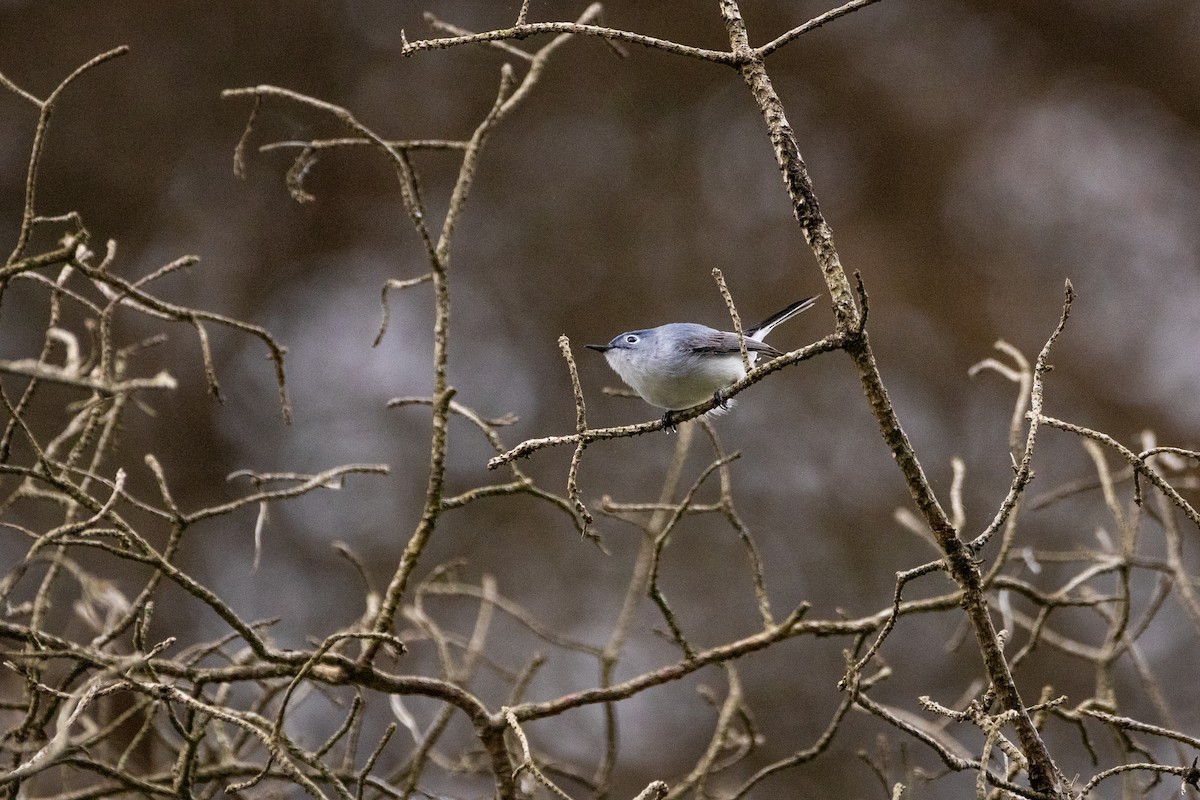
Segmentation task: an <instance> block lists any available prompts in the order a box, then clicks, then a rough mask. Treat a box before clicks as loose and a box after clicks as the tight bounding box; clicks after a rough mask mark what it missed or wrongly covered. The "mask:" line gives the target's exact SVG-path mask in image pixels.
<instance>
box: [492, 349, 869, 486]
mask: <svg viewBox="0 0 1200 800" xmlns="http://www.w3.org/2000/svg"><path fill="white" fill-rule="evenodd" d="M844 341H845V338H844V336H842V335H841V334H830V335H829V336H826V337H825V338H824V339H821V340H820V341H817V342H813V343H812V344H810V345H808V346H807V347H802V348H800V349H799V350H793V351H792V352H790V353H784V354H783V355H781V356H779V357H778V358H773V359H771V360H770V361H768V362H766V363H765V364H762V365H760V366H757V367H755V368H754V369H752V370H750V372H748V373H746V376H745V377H744V378H742V379H741V380H740V381H738V382H737V383H734V384H730V386H729V387H727V388H726V389H724V390H723V391H722V395H723V398H724V401H725V402H728V401H729V399H730V398H732V397H734V396H736V395H737V394H739V393H740V392H742V391H743V390H744V389H746V388H747V387H749V386H752V385H753V384H755V383H758V382H759V381H760V380H762V379H763V378H764V377H765V376H767V375H769V374H771V373H772V372H776V371H778V370H781V369H783V368H784V367H790V366H791V365H792V364H796V363H799V362H801V361H807V360H808V359H810V358H813V357H814V356H817V355H820V354H821V353H828V352H831V351H833V350H838V349H840V348H841V347H842V345H843V342H844ZM717 404H718V400H717V399H716V398H714V399H712V400H709V401H708V402H706V403H702V404H700V405H698V406H694V407H693V408H689V409H686V410H684V411H678V412H675V413H674V414H673V417H674V420H673V422H674V423H675V424H678V423H680V422H687V421H688V420H690V419H695V418H696V417H699V416H702V415H704V414H706V413H708V412H709V411H711V410H712V409H714V408H716V407H717ZM663 427H664V426H663V421H662V420H661V419H657V420H653V421H652V422H640V423H638V424H636V425H619V426H617V427H614V428H588V429H587V430H584V431H580V432H578V433H572V434H570V435H567V436H545V437H542V438H540V439H528V440H526V441H524V442H521V443H520V444H519V445H517V446H516V447H514V448H512V449H511V450H509V451H508V452H506V453H501V454H500V455H498V456H496V457H494V458H492V459H491V460H490V461H488V469H496V468H497V467H501V466H504V465H505V464H507V463H509V462H510V461H514V460H516V459H518V458H526V457H527V456H529V455H530V454H532V453H534V452H536V451H538V450H541V449H543V448H546V447H558V446H560V445H564V444H570V445H577V444H580V443H581V442H582V443H583V444H590V443H591V442H596V441H601V440H603V439H623V438H627V437H631V436H641V435H642V434H643V433H652V432H654V431H660V430H662V429H663Z"/></svg>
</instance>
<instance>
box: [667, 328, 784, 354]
mask: <svg viewBox="0 0 1200 800" xmlns="http://www.w3.org/2000/svg"><path fill="white" fill-rule="evenodd" d="M696 327H697V328H702V330H699V331H694V332H693V331H689V332H688V333H687V334H685V335H684V336H681V337H680V344H681V346H682V347H683V348H684V349H686V350H690V351H691V352H693V353H711V354H713V355H732V354H736V353H740V352H741V348H740V347H738V337H737V334H736V333H727V332H724V331H718V330H713V329H712V328H706V327H704V326H699V325H698V326H696ZM746 350H747V351H749V352H751V353H764V354H766V355H768V356H771V357H772V358H774V357H775V356H777V355H780V353H779V351H778V350H776V349H775V348H774V347H771V345H769V344H767V343H766V342H760V341H758V340H756V339H751V338H750V337H748V336H747V337H746Z"/></svg>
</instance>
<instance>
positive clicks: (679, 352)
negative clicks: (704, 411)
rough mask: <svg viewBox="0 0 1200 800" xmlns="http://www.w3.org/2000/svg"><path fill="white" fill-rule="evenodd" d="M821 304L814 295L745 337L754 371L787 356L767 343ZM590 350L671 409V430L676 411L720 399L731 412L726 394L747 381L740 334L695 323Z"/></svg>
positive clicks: (629, 334) (666, 417) (666, 420)
mask: <svg viewBox="0 0 1200 800" xmlns="http://www.w3.org/2000/svg"><path fill="white" fill-rule="evenodd" d="M816 299H817V296H816V295H814V296H813V297H806V298H805V299H803V300H800V301H798V302H795V303H792V304H791V305H790V306H788V307H787V308H785V309H783V310H782V311H780V312H778V313H777V314H772V315H771V316H770V317H767V319H765V320H763V322H762V323H760V324H758V325H755V326H754V327H753V328H749V329H747V330H746V331H745V341H746V352H747V354H748V355H749V357H750V365H751V366H753V365H754V363H755V361H756V360H757V358H758V356H760V355H763V356H766V357H767V358H775V357H776V356H780V355H782V353H780V352H779V351H778V350H776V349H775V348H774V347H771V345H769V344H767V343H766V342H764V341H763V339H765V338H766V336H767V334H768V333H770V332H771V330H772V329H774V328H775V327H776V326H777V325H779V324H781V323H784V322H787V321H788V320H789V319H791V318H792V317H794V316H796V315H797V314H799V313H800V312H801V311H805V310H807V309H809V308H812V306H813V303H815V302H816ZM585 346H586V347H589V348H591V349H592V350H595V351H597V352H600V353H603V354H604V357H605V359H607V360H608V365H609V366H610V367H612V368H613V370H615V371H616V373H617V374H618V375H620V376H621V380H623V381H625V383H627V384H629V386H630V387H631V388H632V389H633V390H634V391H635V392H637V393H638V395H639V396H640V397H641V398H642V399H643V400H645V401H646V402H647V403H649V404H650V405H652V406H656V407H658V408H663V409H666V413H665V414H663V424H664V425H667V426H670V425H671V424H672V423H671V412H672V411H681V410H683V409H685V408H691V407H693V406H698V405H700V404H701V403H704V402H706V401H708V400H709V399H713V398H715V399H716V400H717V403H718V408H720V409H726V408H728V407H729V404H730V403H732V401H731V400H728V399H726V398H724V397H722V395H721V390H722V389H724V388H725V387H727V386H730V385H731V384H734V383H736V382H737V381H739V380H741V379H742V378H744V377H745V376H746V369H745V366H744V365H743V363H742V351H741V347H740V346H739V345H738V336H737V334H736V333H729V332H728V331H719V330H717V329H715V328H710V327H708V326H707V325H698V324H696V323H694V322H671V323H668V324H667V325H659V326H658V327H657V328H648V329H646V330H639V331H626V332H625V333H622V334H620V335H619V336H616V337H614V338H613V340H612V341H610V342H609V343H608V344H589V345H585Z"/></svg>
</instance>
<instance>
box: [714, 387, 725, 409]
mask: <svg viewBox="0 0 1200 800" xmlns="http://www.w3.org/2000/svg"><path fill="white" fill-rule="evenodd" d="M713 401H714V402H715V403H716V404H717V405H716V407H717V408H719V409H720V410H721V411H728V410H729V400H728V399H727V398H726V397H725V395H724V394H722V393H721V390H720V389H717V390H716V391H715V392H713Z"/></svg>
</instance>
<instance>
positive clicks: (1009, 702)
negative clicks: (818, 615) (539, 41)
mask: <svg viewBox="0 0 1200 800" xmlns="http://www.w3.org/2000/svg"><path fill="white" fill-rule="evenodd" d="M720 11H721V17H722V19H723V20H724V22H725V27H726V31H727V32H728V34H729V42H730V46H731V51H732V52H733V54H734V55H735V57H736V62H737V67H738V69H739V71H740V72H741V75H742V78H743V79H744V80H745V82H746V84H747V86H749V88H750V91H751V93H752V94H753V95H754V99H755V101H756V102H757V104H758V107H759V111H760V112H761V113H762V115H763V119H764V120H765V121H766V124H767V131H768V135H769V136H770V138H771V144H772V146H773V147H774V150H775V158H776V161H777V162H778V164H779V168H780V171H781V172H782V174H783V180H784V184H785V186H786V188H787V191H788V195H789V196H790V197H791V200H792V213H793V214H794V215H795V217H796V220H797V221H798V222H799V223H800V227H801V229H802V231H803V233H804V237H805V240H806V241H807V242H808V244H809V246H810V247H811V248H812V250H813V253H814V255H815V256H816V258H817V263H818V264H819V265H820V267H821V272H822V274H823V275H824V276H825V283H826V286H828V288H829V293H830V296H831V297H832V299H833V306H834V313H835V314H836V317H837V327H838V330H839V332H842V333H843V334H845V336H846V344H845V350H846V352H847V354H848V355H849V356H850V358H851V360H852V361H853V362H854V365H855V367H856V369H857V370H858V374H859V379H860V381H861V383H862V387H863V392H864V394H865V396H866V398H867V402H868V403H869V404H870V407H871V413H872V414H873V415H874V417H875V419H876V421H877V422H878V424H879V428H880V432H881V434H882V435H883V439H884V442H885V443H886V444H887V446H888V449H889V450H891V452H892V456H893V458H895V460H896V464H897V466H898V467H899V468H900V471H901V472H902V473H903V474H904V477H905V480H906V482H907V483H908V487H909V493H910V494H911V495H912V498H913V502H914V503H915V504H916V506H917V508H918V509H919V510H920V512H921V515H922V516H923V517H924V519H925V522H926V524H928V525H929V529H930V530H931V531H932V532H933V534H934V537H935V538H936V539H937V542H938V546H939V547H940V549H941V550H942V553H943V556H944V558H945V561H946V566H947V569H948V571H949V572H950V574H951V576H952V577H953V578H954V580H955V582H956V583H957V584H958V585H959V587H960V589H961V590H962V593H963V600H962V604H963V607H964V609H965V610H966V612H967V614H968V616H969V617H970V620H971V625H972V627H973V629H974V631H975V638H976V640H977V641H978V643H979V648H980V651H981V653H982V655H983V660H984V664H985V667H986V669H987V673H988V677H989V679H990V680H991V682H992V684H993V685H994V686H995V688H996V692H997V696H998V698H999V700H1000V703H1001V704H1002V706H1003V708H1004V709H1005V710H1011V711H1013V712H1015V713H1014V719H1013V724H1014V726H1015V728H1016V730H1017V734H1018V738H1019V739H1020V741H1021V746H1022V749H1023V750H1024V752H1025V754H1026V756H1027V757H1028V759H1029V762H1030V783H1031V785H1032V787H1033V788H1034V789H1035V790H1037V791H1040V792H1044V793H1047V794H1056V793H1058V792H1059V786H1060V783H1059V779H1058V774H1057V768H1056V767H1055V766H1054V762H1053V760H1052V759H1051V757H1050V753H1049V751H1048V750H1047V749H1046V746H1045V743H1044V742H1043V741H1042V738H1041V735H1040V734H1039V733H1038V731H1037V729H1036V728H1035V727H1034V725H1033V721H1032V719H1030V717H1029V713H1028V711H1026V709H1025V706H1024V704H1023V703H1022V701H1021V697H1020V694H1019V693H1018V691H1017V686H1016V683H1015V681H1014V680H1013V677H1012V673H1011V671H1010V670H1009V667H1008V663H1007V662H1006V661H1005V658H1004V653H1003V649H1002V643H1001V642H1000V640H999V638H998V637H997V635H996V629H995V626H994V625H993V624H992V619H991V616H990V613H989V611H988V605H987V600H986V598H985V597H984V594H983V587H982V581H981V576H980V574H979V570H978V568H977V567H976V565H975V561H974V559H973V557H972V555H971V551H970V550H969V548H968V547H967V546H966V545H965V544H964V543H963V541H962V540H961V539H960V538H959V536H958V532H957V531H955V529H954V527H953V525H952V524H951V523H950V520H949V518H948V517H947V515H946V512H945V511H944V510H943V509H942V506H941V504H940V503H939V502H938V500H937V497H936V496H935V495H934V493H933V489H932V487H931V486H930V485H929V481H928V479H927V478H926V476H925V472H924V470H923V469H922V467H921V464H920V462H919V461H918V460H917V456H916V453H915V451H914V450H913V447H912V443H911V442H910V441H909V440H908V436H907V435H906V434H905V433H904V430H903V428H902V427H901V426H900V421H899V419H898V418H897V416H896V413H895V410H894V409H893V407H892V403H891V400H890V399H889V398H888V394H887V390H886V388H885V387H884V384H883V378H882V376H881V374H880V372H879V367H878V365H877V364H876V362H875V355H874V353H873V352H872V350H871V346H870V342H869V340H868V338H867V333H866V330H865V329H864V328H863V327H862V326H860V325H859V319H860V315H859V311H858V308H857V306H856V305H855V303H854V299H853V296H852V295H851V291H850V282H849V280H848V278H847V276H846V273H845V270H844V269H843V268H842V264H841V260H840V258H839V257H838V254H837V250H836V249H835V247H834V244H833V232H832V230H831V229H830V227H829V224H828V223H827V222H826V221H825V218H824V216H822V214H821V210H820V207H819V205H818V204H817V198H816V194H815V192H814V191H813V188H812V181H811V179H810V178H809V176H808V169H807V167H806V166H805V164H804V160H803V158H801V156H800V150H799V147H798V146H797V145H796V137H795V134H794V132H793V131H792V128H791V125H790V124H789V123H788V121H787V117H786V115H785V114H784V110H783V102H782V101H781V100H780V99H779V95H778V94H776V93H775V90H774V88H773V87H772V85H771V80H770V78H769V77H768V75H767V71H766V67H765V65H764V63H763V59H762V56H761V55H760V54H758V53H756V52H755V51H754V49H753V48H752V47H751V46H750V38H749V34H748V33H747V30H746V24H745V21H744V20H743V18H742V13H741V10H740V8H739V7H738V3H737V0H720Z"/></svg>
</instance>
